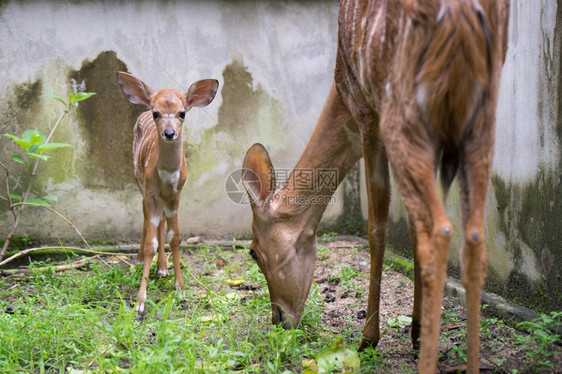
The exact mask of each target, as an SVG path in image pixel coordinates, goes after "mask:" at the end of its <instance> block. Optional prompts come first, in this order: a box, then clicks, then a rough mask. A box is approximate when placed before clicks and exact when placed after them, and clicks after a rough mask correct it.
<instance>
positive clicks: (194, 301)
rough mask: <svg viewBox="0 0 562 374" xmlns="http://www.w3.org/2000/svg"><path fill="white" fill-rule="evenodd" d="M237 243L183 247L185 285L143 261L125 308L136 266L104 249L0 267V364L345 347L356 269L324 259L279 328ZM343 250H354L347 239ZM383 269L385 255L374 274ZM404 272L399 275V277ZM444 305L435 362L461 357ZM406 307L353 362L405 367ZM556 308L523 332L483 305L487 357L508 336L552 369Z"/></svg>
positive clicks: (520, 354)
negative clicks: (78, 263)
mask: <svg viewBox="0 0 562 374" xmlns="http://www.w3.org/2000/svg"><path fill="white" fill-rule="evenodd" d="M247 252H248V249H247V248H240V246H238V245H234V243H233V245H232V246H228V247H226V248H221V247H217V246H201V247H193V246H190V247H184V248H183V250H182V259H183V260H184V261H185V262H186V264H185V266H184V270H183V278H184V281H185V284H186V289H185V290H184V291H183V292H181V293H178V292H176V291H173V289H172V283H173V277H172V278H159V277H158V276H157V275H156V271H155V270H154V271H153V272H152V273H151V276H150V280H149V283H148V301H147V305H146V310H147V313H146V314H145V315H144V316H142V317H139V316H138V315H137V314H136V312H135V301H136V300H135V299H136V293H137V291H138V287H139V283H140V278H141V272H142V270H141V267H140V266H138V265H137V266H128V265H126V264H125V263H124V262H122V261H120V260H118V259H117V257H115V256H109V257H104V261H103V262H102V261H96V262H92V263H91V265H90V266H89V267H88V268H83V269H82V270H74V271H67V272H63V273H55V272H54V270H52V269H50V270H47V271H41V270H40V269H39V268H40V267H45V266H53V265H54V264H55V263H54V262H53V261H52V260H49V259H48V258H46V259H45V258H42V259H43V261H41V262H37V263H32V264H31V265H30V269H32V270H31V274H30V275H26V276H10V277H4V278H0V373H4V372H9V373H69V374H79V373H85V372H93V373H114V372H125V373H186V372H188V373H225V372H241V373H301V372H302V360H303V359H306V358H315V357H317V355H318V354H319V353H321V352H323V351H325V350H326V349H328V348H330V347H332V346H333V344H334V342H336V341H338V340H342V341H343V342H346V344H349V348H350V349H351V350H355V349H356V348H357V344H358V343H359V341H360V337H361V329H362V324H363V323H364V321H363V320H357V319H356V318H355V317H353V316H354V315H355V310H358V309H359V304H360V302H361V300H363V301H364V299H365V298H366V297H367V295H366V288H365V287H358V286H357V284H358V283H357V282H358V281H360V280H365V279H364V278H365V277H366V276H367V273H365V272H364V271H362V270H361V268H354V267H353V266H350V265H348V264H344V263H341V262H338V260H334V262H335V265H334V264H333V263H331V265H330V269H331V273H330V275H329V276H328V278H327V279H328V280H327V281H325V283H323V284H316V282H313V284H312V288H311V290H310V294H309V297H308V299H307V302H306V305H305V309H304V314H303V318H302V321H301V324H300V325H299V329H296V330H289V331H286V330H283V329H282V328H280V327H278V326H272V325H271V306H270V300H269V293H268V290H267V286H266V282H265V279H264V277H263V275H262V273H261V272H260V270H259V268H258V267H257V265H256V264H255V263H254V262H253V261H252V260H251V259H250V258H249V256H248V253H247ZM348 252H349V253H351V254H357V249H355V248H351V249H349V251H346V253H348ZM330 255H334V256H335V254H333V253H332V252H331V250H330V249H328V248H327V247H326V246H319V248H318V257H319V261H323V260H322V259H328V258H329V257H330ZM63 258H64V257H63ZM75 259H76V258H75V257H68V259H67V261H72V260H75ZM354 261H355V262H354V263H358V260H357V259H356V260H354ZM394 264H399V265H403V264H401V263H398V262H394ZM402 267H404V266H402ZM390 271H391V270H390V267H388V266H387V267H386V269H385V271H384V272H383V276H385V274H386V273H387V272H390ZM229 279H243V281H244V282H243V283H242V285H240V286H237V287H233V286H229V285H228V284H227V283H225V280H229ZM332 279H333V280H335V279H337V281H338V282H337V285H333V287H338V289H339V290H340V291H342V295H344V294H348V295H347V296H345V297H346V298H348V297H349V298H353V299H354V300H355V298H356V299H357V301H353V303H350V304H349V305H350V306H349V308H350V310H353V311H354V312H353V313H348V317H347V319H346V320H345V321H342V322H341V323H340V324H339V325H338V326H337V327H336V328H337V331H336V330H334V328H332V327H331V325H330V324H329V323H326V318H327V315H326V307H327V306H328V304H325V303H326V295H325V294H323V293H322V290H323V289H325V288H326V287H327V285H328V284H332V283H334V282H332V283H330V282H329V281H330V280H332ZM354 282H355V283H354ZM408 282H409V281H408V280H407V279H403V280H402V281H401V282H400V284H399V288H400V287H404V284H405V283H408ZM403 283H404V284H403ZM354 284H355V285H354ZM342 297H343V296H342ZM448 305H449V306H448V307H446V308H445V309H444V310H443V315H442V317H443V318H442V332H441V347H442V348H441V349H440V352H441V353H440V365H445V366H448V367H455V366H458V365H462V364H463V363H464V362H465V361H466V354H465V350H466V336H465V334H466V333H465V330H466V319H465V316H464V312H463V309H462V308H461V307H460V306H458V305H457V303H456V302H450V303H448ZM338 314H339V315H345V312H344V311H343V310H341V311H338ZM406 317H407V315H404V316H399V317H398V318H394V319H389V320H388V321H387V320H383V321H381V324H382V325H381V332H382V338H383V339H385V338H387V341H386V342H383V343H381V344H379V346H378V347H377V348H376V349H367V350H366V351H365V352H363V353H361V355H360V357H361V369H360V372H361V373H372V372H373V371H374V372H400V373H413V372H415V362H413V360H412V357H413V354H412V351H411V342H410V338H409V332H408V331H409V330H407V327H406V325H407V324H408V320H407V318H406ZM561 318H562V313H551V314H550V315H543V316H542V317H541V319H540V320H536V321H529V322H526V323H523V324H520V325H519V326H518V327H519V328H520V329H524V330H528V331H529V333H525V332H523V331H519V330H516V329H514V328H513V327H510V326H507V325H506V324H505V323H504V322H503V321H502V320H500V319H498V318H495V317H491V318H486V317H483V318H482V326H481V330H480V332H481V343H482V346H481V350H482V356H483V357H486V358H488V359H489V360H490V361H492V362H493V363H495V364H496V365H498V367H499V368H501V367H502V365H503V363H504V361H505V362H506V364H509V365H511V366H510V367H513V365H514V364H513V362H514V361H513V358H512V357H513V356H512V355H506V354H505V353H504V352H502V351H503V350H505V349H506V348H510V349H511V348H512V347H515V348H517V352H516V354H517V360H516V361H517V362H518V361H521V362H522V364H521V365H519V366H517V367H520V368H522V369H521V370H522V372H527V370H529V371H531V372H554V370H555V369H554V368H553V365H554V364H553V363H556V362H559V360H558V361H557V360H554V358H555V357H554V356H553V355H554V354H558V353H556V351H553V350H551V349H550V348H549V346H552V344H556V343H557V344H560V340H559V337H558V336H556V335H553V334H552V333H551V332H550V331H549V330H548V329H547V326H548V325H552V324H553V323H554V324H555V323H558V324H559V323H560V320H561ZM506 331H507V333H506ZM389 339H391V340H394V341H396V342H397V343H398V344H389V342H388V340H389ZM390 357H394V361H391V362H392V363H391V364H389V361H390Z"/></svg>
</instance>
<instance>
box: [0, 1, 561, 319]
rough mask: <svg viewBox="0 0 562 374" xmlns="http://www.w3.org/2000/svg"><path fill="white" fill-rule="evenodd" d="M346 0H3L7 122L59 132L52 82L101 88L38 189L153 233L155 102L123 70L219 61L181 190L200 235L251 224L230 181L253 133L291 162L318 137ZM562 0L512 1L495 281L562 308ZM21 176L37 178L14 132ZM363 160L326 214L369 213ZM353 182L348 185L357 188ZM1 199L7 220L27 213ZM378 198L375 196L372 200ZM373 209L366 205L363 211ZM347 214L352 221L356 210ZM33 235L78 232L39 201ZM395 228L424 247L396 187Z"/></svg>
mask: <svg viewBox="0 0 562 374" xmlns="http://www.w3.org/2000/svg"><path fill="white" fill-rule="evenodd" d="M337 8H338V2H337V1H266V0H257V1H236V2H233V1H190V2H181V1H177V2H174V1H166V2H162V3H157V2H149V1H146V2H144V1H143V2H88V1H72V2H70V1H69V2H64V1H63V2H61V1H56V2H55V1H37V2H33V3H32V4H31V3H28V2H25V1H8V2H6V1H4V2H1V3H0V113H2V118H3V121H0V133H5V132H9V133H15V134H21V132H22V131H23V130H24V129H28V128H35V127H37V128H39V129H40V130H42V131H43V132H48V128H49V126H52V124H53V123H54V121H55V120H56V118H57V116H58V115H59V114H60V111H61V109H62V107H61V106H60V104H58V103H57V102H55V101H53V100H50V99H47V98H41V97H40V95H41V94H44V93H56V94H59V95H61V96H66V95H68V93H69V92H72V91H73V90H85V91H94V92H97V95H96V96H94V97H93V98H91V99H90V100H88V101H86V102H84V103H83V104H82V105H81V106H80V107H79V108H78V110H76V111H73V112H72V113H71V114H70V115H69V116H68V117H67V118H66V119H65V121H64V122H63V124H62V125H61V128H60V129H59V130H58V131H57V134H56V137H55V141H65V142H68V143H72V144H73V145H74V147H73V148H71V149H64V150H60V151H57V152H56V153H55V152H53V158H52V160H50V161H49V162H48V163H42V165H41V166H40V169H39V170H40V176H39V178H38V180H37V182H36V183H35V186H34V190H35V192H36V193H37V194H39V195H41V194H47V193H49V194H54V195H57V196H58V197H59V202H58V203H56V208H57V209H58V210H59V211H60V212H61V213H63V214H64V215H65V216H67V217H68V218H70V219H71V220H72V221H73V222H74V223H75V224H76V226H77V227H78V228H79V229H80V230H81V231H82V232H83V233H84V234H85V235H86V236H87V237H88V238H98V239H119V240H138V239H137V238H138V235H139V232H140V229H141V220H142V210H141V205H140V202H141V198H140V194H139V193H138V190H137V188H136V186H135V184H134V180H133V173H132V159H131V150H130V148H131V142H132V134H131V128H132V126H133V124H134V121H135V118H136V116H137V115H138V114H139V113H140V112H141V111H142V110H144V108H141V107H139V106H135V105H133V104H130V103H128V102H127V101H126V100H125V99H124V98H123V97H122V95H121V93H120V90H119V88H118V86H117V85H116V82H115V71H117V70H125V71H129V72H131V73H132V74H134V75H136V76H138V77H140V78H141V79H143V80H144V81H145V82H146V83H148V84H149V85H151V86H152V87H153V88H156V89H158V88H164V87H173V88H178V89H184V90H185V89H186V88H187V87H189V85H190V84H191V82H193V81H195V80H197V79H200V78H204V77H213V78H217V79H218V80H219V81H220V89H219V94H218V95H217V97H216V99H215V101H214V102H213V103H211V104H210V105H209V106H208V107H207V108H205V109H195V110H192V111H191V112H190V113H189V114H188V119H187V121H186V126H185V128H184V129H185V130H184V131H186V132H187V134H188V136H187V139H186V147H187V149H186V151H187V157H188V164H189V178H188V182H187V185H186V187H185V189H184V193H183V200H182V204H181V214H180V224H181V227H182V230H183V233H184V236H188V235H190V234H198V235H199V234H204V235H206V236H208V237H213V236H214V237H229V236H233V235H234V236H240V235H248V234H249V230H250V222H251V215H250V209H249V208H248V206H245V205H237V204H235V203H233V202H232V201H230V200H229V199H228V197H227V195H226V193H225V182H226V180H227V177H228V176H229V174H230V173H231V172H233V171H234V170H236V169H237V168H239V167H241V163H242V159H243V157H244V154H245V151H246V149H247V148H248V147H249V146H250V145H251V144H252V143H254V142H257V141H259V142H261V143H263V144H264V145H265V146H266V147H267V148H268V149H269V151H270V153H271V156H272V159H273V162H274V164H275V166H276V167H278V168H286V169H288V168H291V167H292V166H293V165H294V164H295V162H296V161H297V159H298V156H299V155H300V153H301V152H302V150H303V149H304V147H305V145H306V142H307V140H308V138H309V136H310V134H311V133H312V130H313V128H314V125H315V124H316V120H317V118H318V116H319V113H320V111H321V109H322V106H323V103H324V100H325V98H326V95H327V93H328V89H329V87H330V84H331V81H332V71H333V64H334V54H335V47H336V31H337ZM561 9H562V0H556V1H555V0H544V1H534V0H526V1H525V0H520V1H512V8H511V15H510V16H511V25H510V26H511V28H510V43H509V50H508V55H507V58H506V64H505V68H504V73H503V77H502V86H501V94H500V100H499V108H498V114H497V146H496V157H495V164H494V175H493V179H492V185H491V188H490V192H489V198H488V208H487V209H488V211H487V214H486V217H487V223H488V225H487V234H488V236H487V245H488V248H489V264H490V266H489V282H488V288H489V289H491V290H493V291H496V292H499V293H501V294H503V295H509V296H512V297H514V298H516V299H525V300H527V301H528V302H530V303H533V304H535V305H540V306H542V307H544V308H558V309H559V308H560V307H561V306H562V296H561V283H562V281H561V275H562V274H561V272H562V270H561V269H562V244H561V243H562V201H561V199H562V181H561V177H562V176H561V174H562V155H561V154H562V146H561V144H562V105H561V101H560V100H561V99H560V98H561V97H562V82H561V74H560V72H561V69H562V67H561V59H560V54H561V47H560V46H561V40H562V10H561ZM0 147H1V149H2V151H1V152H0V161H2V162H4V163H8V164H9V165H10V167H11V168H12V172H13V174H12V179H11V183H12V185H13V186H16V187H17V186H21V185H22V184H24V183H25V177H23V176H22V170H21V168H18V165H17V164H15V163H13V162H11V161H10V160H9V157H10V155H11V154H13V153H15V152H16V151H17V150H16V147H14V146H13V144H12V143H11V141H9V140H8V139H4V138H2V139H0ZM360 176H362V174H361V172H360V171H359V170H358V169H355V170H354V171H353V173H352V175H351V177H350V178H348V179H347V180H346V181H345V183H344V186H342V188H340V190H338V192H337V193H336V201H337V204H335V205H333V206H330V208H329V209H328V212H327V214H326V216H325V219H324V221H323V222H324V224H327V225H330V224H334V223H335V222H336V221H337V220H338V218H339V219H340V223H341V222H342V221H341V219H344V220H350V219H355V218H357V216H359V217H360V216H361V205H360V204H358V201H359V200H358V197H357V196H359V195H361V198H362V200H364V191H363V187H360V182H359V180H360ZM344 191H345V193H344ZM1 204H2V203H0V236H3V235H5V233H6V232H7V231H8V228H9V225H10V223H11V216H10V214H8V213H5V212H4V207H5V205H1ZM363 210H364V204H363ZM447 212H448V214H449V216H450V217H451V220H452V222H453V224H454V227H455V239H454V241H453V243H452V245H451V251H450V258H451V269H452V273H455V272H458V252H459V248H460V246H461V238H462V232H461V230H460V227H461V225H460V217H459V212H458V194H457V191H456V190H455V189H454V188H453V190H452V191H451V192H450V195H449V198H448V205H447ZM365 216H366V214H365V212H363V217H365ZM340 227H342V226H340ZM18 233H19V234H20V235H21V234H23V233H28V234H30V235H36V236H39V237H50V238H58V237H62V238H65V237H73V236H75V235H74V233H73V231H72V230H71V229H70V228H69V227H68V226H67V225H66V224H65V223H63V222H62V221H60V220H58V219H56V218H53V216H52V215H51V214H50V213H48V212H44V211H41V210H37V209H27V210H26V212H25V217H24V219H23V222H22V225H21V227H20V230H19V232H18ZM389 234H390V240H391V244H392V245H393V246H394V247H395V249H396V250H397V251H398V252H402V253H411V248H410V245H409V239H408V236H407V230H406V220H405V211H404V208H403V206H402V205H401V202H400V199H399V197H397V194H396V193H395V194H394V197H393V201H392V219H391V222H390V225H389Z"/></svg>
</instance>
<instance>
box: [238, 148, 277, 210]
mask: <svg viewBox="0 0 562 374" xmlns="http://www.w3.org/2000/svg"><path fill="white" fill-rule="evenodd" d="M242 182H243V183H244V187H245V188H246V192H247V193H248V197H249V198H250V203H251V204H252V208H256V207H257V208H260V209H262V208H264V207H265V205H266V204H267V203H268V201H269V199H270V197H271V196H272V195H273V194H274V193H275V169H274V167H273V164H272V163H271V159H270V158H269V154H268V153H267V151H266V150H265V147H264V146H263V145H261V144H259V143H256V144H254V145H252V146H251V147H250V149H248V151H247V152H246V157H244V164H243V172H242Z"/></svg>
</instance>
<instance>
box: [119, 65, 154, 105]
mask: <svg viewBox="0 0 562 374" xmlns="http://www.w3.org/2000/svg"><path fill="white" fill-rule="evenodd" d="M117 82H119V85H120V86H121V91H123V94H124V95H125V97H126V98H127V100H129V101H130V102H131V103H133V104H144V105H146V106H150V99H151V98H152V95H153V94H154V91H152V89H151V88H150V87H148V85H147V84H145V83H144V82H143V81H141V80H140V79H138V78H135V77H133V76H132V75H131V74H127V73H123V72H122V71H120V72H118V73H117Z"/></svg>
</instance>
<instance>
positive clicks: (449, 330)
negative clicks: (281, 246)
mask: <svg viewBox="0 0 562 374" xmlns="http://www.w3.org/2000/svg"><path fill="white" fill-rule="evenodd" d="M319 247H320V250H319V255H318V260H317V262H316V270H315V275H314V279H315V280H316V282H317V284H318V285H319V290H320V292H322V294H324V295H325V297H326V300H325V301H326V303H325V305H326V307H325V316H324V318H325V322H326V324H327V325H330V326H332V327H334V328H335V329H342V330H343V329H344V328H352V329H355V330H356V331H362V328H363V325H364V323H365V319H364V318H365V314H366V312H365V311H366V310H367V293H368V287H369V285H368V274H369V254H368V248H364V246H363V245H362V243H361V242H359V241H356V242H354V241H349V240H345V241H340V240H334V241H329V242H324V243H323V242H322V241H320V242H319ZM322 247H325V248H326V250H323V248H322ZM341 264H347V265H349V266H351V267H352V268H353V269H354V270H355V271H356V272H357V273H358V274H359V276H354V277H352V278H351V279H350V281H351V282H352V284H353V287H350V285H349V284H348V282H349V281H346V279H345V278H346V276H345V274H344V273H343V272H342V271H341V269H342V265H341ZM343 268H347V269H349V267H347V266H345V265H344V267H343ZM342 274H343V276H342ZM357 290H361V292H357ZM413 293H414V285H413V282H412V281H411V280H410V279H408V278H407V277H405V276H404V275H403V274H401V273H399V272H397V271H394V270H393V269H392V268H390V267H389V266H385V269H384V271H383V280H382V292H381V310H380V321H381V332H383V336H382V338H381V340H380V342H379V343H378V346H377V350H379V351H380V352H381V357H383V358H384V361H385V362H386V363H387V364H385V367H386V368H387V369H386V370H385V369H383V370H381V372H384V371H386V372H389V370H390V372H396V371H394V370H396V369H398V372H409V370H411V372H415V371H416V364H417V360H416V357H415V356H414V354H413V350H412V344H411V339H410V326H409V325H405V323H407V322H408V317H411V315H412V307H413ZM358 296H360V297H359V298H358ZM442 316H443V317H442V324H441V342H440V347H439V356H440V358H439V370H440V372H441V373H454V372H458V370H463V369H464V366H463V365H462V362H461V360H459V359H458V355H459V353H458V351H459V350H461V349H462V351H464V349H465V342H464V337H465V329H466V313H465V310H464V307H463V306H461V305H459V303H458V302H455V301H454V300H449V299H447V298H446V299H445V300H444V302H443V306H442ZM487 317H488V320H485V321H486V322H488V323H487V324H486V327H485V328H483V329H481V334H480V335H481V343H480V356H481V357H480V362H481V371H482V372H494V373H528V372H529V373H532V372H537V373H562V347H560V346H557V345H553V346H551V347H550V348H549V349H551V350H552V353H553V354H552V357H551V358H550V361H551V363H552V364H553V366H552V369H549V368H545V367H543V366H540V365H537V362H536V360H537V357H536V356H534V355H533V349H535V350H536V349H537V347H536V346H534V347H533V346H529V347H525V346H522V345H517V344H515V338H514V332H516V333H517V334H519V335H527V334H526V333H525V332H521V331H518V330H514V329H513V328H512V327H509V326H507V325H506V324H504V323H502V321H498V320H496V319H495V318H494V317H493V316H491V315H490V316H487ZM401 320H404V321H405V323H400V322H401ZM349 325H351V326H349ZM385 325H386V326H385ZM385 329H386V333H384V330H385ZM461 354H462V353H461ZM534 361H535V362H534Z"/></svg>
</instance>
